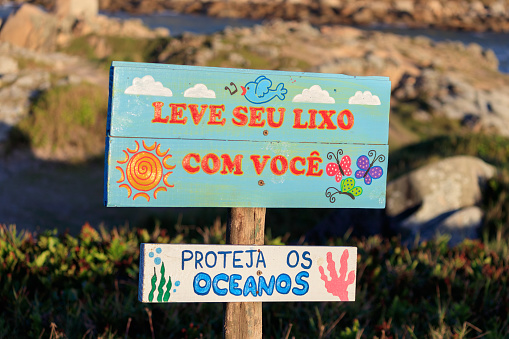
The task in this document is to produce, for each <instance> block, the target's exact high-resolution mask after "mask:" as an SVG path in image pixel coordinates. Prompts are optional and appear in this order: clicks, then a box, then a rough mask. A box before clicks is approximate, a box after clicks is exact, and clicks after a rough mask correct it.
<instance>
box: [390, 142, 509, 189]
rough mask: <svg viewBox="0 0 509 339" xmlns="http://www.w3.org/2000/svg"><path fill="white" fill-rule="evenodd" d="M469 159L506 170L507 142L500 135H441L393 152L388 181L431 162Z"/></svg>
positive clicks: (508, 166) (508, 156)
mask: <svg viewBox="0 0 509 339" xmlns="http://www.w3.org/2000/svg"><path fill="white" fill-rule="evenodd" d="M455 155H471V156H475V157H478V158H480V159H482V160H484V161H486V162H487V163H489V164H492V165H493V166H495V167H497V168H499V169H501V170H506V171H507V170H509V138H506V137H502V136H499V135H487V134H482V133H476V134H473V133H472V134H452V133H451V134H442V135H439V136H435V137H430V138H428V139H427V140H423V141H421V142H418V143H415V144H412V145H408V146H405V147H402V148H399V149H396V150H392V152H391V153H390V155H389V169H388V173H389V175H390V178H389V180H390V179H394V178H397V177H399V176H401V175H402V174H404V173H408V171H411V170H414V169H417V168H419V167H421V166H423V165H426V164H428V163H431V162H433V161H436V160H439V159H443V158H447V157H451V156H455Z"/></svg>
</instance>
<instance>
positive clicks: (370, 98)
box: [348, 91, 381, 105]
mask: <svg viewBox="0 0 509 339" xmlns="http://www.w3.org/2000/svg"><path fill="white" fill-rule="evenodd" d="M348 103H349V104H350V105H380V104H381V103H380V98H379V97H378V96H376V95H373V94H371V92H370V91H364V93H363V92H361V91H357V92H355V95H354V96H353V97H350V99H348Z"/></svg>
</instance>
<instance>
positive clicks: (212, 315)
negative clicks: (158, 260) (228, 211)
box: [0, 220, 509, 338]
mask: <svg viewBox="0 0 509 339" xmlns="http://www.w3.org/2000/svg"><path fill="white" fill-rule="evenodd" d="M186 228H187V226H182V225H177V227H169V228H168V229H161V228H159V227H156V228H155V229H153V230H151V231H149V230H147V229H143V228H138V229H129V228H127V227H121V228H116V229H113V230H110V231H108V230H105V229H102V228H99V230H98V231H97V230H95V229H94V228H92V227H91V226H90V225H84V226H83V228H82V231H81V233H80V234H79V235H78V236H77V237H72V236H70V235H68V234H65V233H64V234H56V232H50V231H47V232H44V233H42V234H40V235H36V234H33V233H27V232H18V231H17V230H16V228H15V227H14V226H10V227H7V226H5V225H2V226H0V259H1V263H2V264H1V265H0V301H1V302H2V305H4V307H2V309H1V310H0V328H2V331H0V338H12V337H25V336H29V337H51V338H58V337H70V338H74V337H76V338H82V337H84V338H92V337H101V338H106V337H108V338H120V337H136V338H152V337H158V338H159V337H165V338H166V337H168V338H170V337H172V338H196V337H204V338H212V337H217V336H220V335H221V332H222V307H223V306H222V304H220V303H205V304H200V303H194V304H143V303H140V302H138V301H137V278H138V277H137V275H138V261H139V245H140V243H142V242H152V243H195V242H197V243H207V242H212V243H220V242H223V241H224V237H225V232H226V226H225V224H224V223H222V222H221V221H220V220H216V222H215V223H214V224H213V225H209V226H203V225H202V226H200V230H201V231H200V232H198V233H196V232H194V231H189V230H187V231H186V230H185V229H186ZM195 229H196V228H195ZM186 234H187V235H186ZM265 243H266V244H275V243H281V239H273V238H271V237H270V236H267V237H266V240H265ZM321 245H337V246H342V245H354V246H357V247H358V267H357V293H356V301H355V302H347V303H334V302H329V303H318V302H310V303H298V302H292V303H264V304H263V324H264V329H263V332H264V336H265V337H275V338H284V337H293V336H295V337H296V338H359V337H366V338H375V337H377V338H383V337H385V338H389V337H392V338H472V337H475V336H483V337H486V338H500V337H503V335H504V333H507V330H508V326H509V308H508V307H507V305H508V302H509V290H508V278H509V259H508V258H509V257H508V256H507V253H509V245H508V243H507V241H505V240H497V239H493V240H491V239H489V238H486V239H485V240H484V241H470V240H468V241H465V242H463V243H462V244H460V245H458V246H456V247H452V248H451V247H449V246H448V245H447V238H446V237H442V238H440V239H437V240H436V241H432V242H421V243H418V242H416V243H415V244H414V246H413V247H411V248H408V247H405V246H402V245H401V242H400V240H399V239H398V238H392V239H382V238H380V237H378V236H374V237H369V238H366V239H351V238H341V239H335V240H329V241H327V242H326V243H323V244H321ZM150 323H152V328H153V329H152V328H151V326H150Z"/></svg>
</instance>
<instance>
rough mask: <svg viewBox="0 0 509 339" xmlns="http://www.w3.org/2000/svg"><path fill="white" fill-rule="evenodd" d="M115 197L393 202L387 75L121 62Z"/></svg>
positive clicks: (111, 201)
mask: <svg viewBox="0 0 509 339" xmlns="http://www.w3.org/2000/svg"><path fill="white" fill-rule="evenodd" d="M110 80H111V81H110V84H111V88H110V105H109V119H108V120H109V122H108V137H107V145H106V146H107V158H106V165H107V174H106V180H105V186H106V188H105V204H106V205H107V206H130V207H134V206H143V207H149V206H159V207H163V206H175V207H177V206H188V207H192V206H202V207H207V206H210V207H212V206H213V207H328V208H330V207H359V208H383V207H385V187H386V178H387V176H386V172H387V155H388V126H389V103H390V82H389V80H388V78H386V77H353V76H345V75H336V74H313V73H294V72H279V71H263V70H240V69H227V68H207V67H190V66H177V65H159V64H140V63H125V62H114V63H113V65H112V68H111V79H110Z"/></svg>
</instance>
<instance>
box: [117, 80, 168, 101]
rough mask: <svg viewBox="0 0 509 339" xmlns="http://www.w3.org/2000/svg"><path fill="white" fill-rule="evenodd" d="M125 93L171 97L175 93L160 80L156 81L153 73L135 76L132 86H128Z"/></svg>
mask: <svg viewBox="0 0 509 339" xmlns="http://www.w3.org/2000/svg"><path fill="white" fill-rule="evenodd" d="M124 93H125V94H136V95H157V96H163V97H171V96H172V95H173V93H172V92H171V90H170V89H169V88H166V87H164V86H163V84H162V83H161V82H159V81H155V80H154V78H153V77H152V76H151V75H145V76H144V77H143V78H141V79H140V78H134V80H133V84H132V86H129V87H127V89H126V90H125V92H124Z"/></svg>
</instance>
